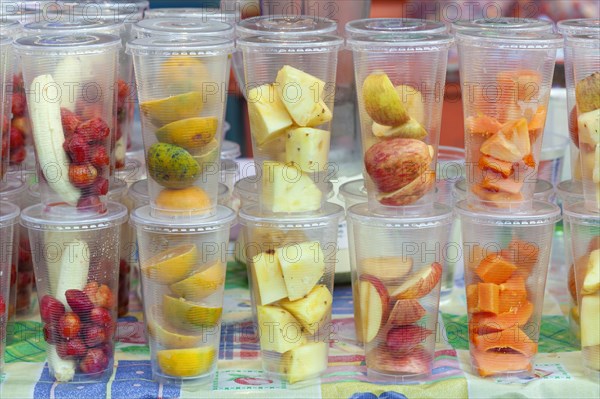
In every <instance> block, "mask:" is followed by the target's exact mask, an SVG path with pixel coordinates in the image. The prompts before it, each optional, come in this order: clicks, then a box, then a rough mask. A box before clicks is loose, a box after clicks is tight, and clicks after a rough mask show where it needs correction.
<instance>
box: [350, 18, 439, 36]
mask: <svg viewBox="0 0 600 399" xmlns="http://www.w3.org/2000/svg"><path fill="white" fill-rule="evenodd" d="M345 30H346V37H347V38H352V37H356V36H364V35H372V34H374V33H393V34H396V33H408V34H415V33H419V34H434V35H435V34H445V33H448V26H447V25H446V24H445V23H443V22H441V21H429V20H425V19H418V18H365V19H356V20H354V21H350V22H348V23H346V27H345Z"/></svg>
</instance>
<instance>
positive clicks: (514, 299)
mask: <svg viewBox="0 0 600 399" xmlns="http://www.w3.org/2000/svg"><path fill="white" fill-rule="evenodd" d="M499 301H500V307H499V312H500V313H506V312H510V311H511V309H513V308H519V307H521V306H523V305H524V304H525V303H526V302H527V289H526V288H525V279H524V278H523V277H522V276H518V275H514V274H513V275H512V276H511V277H510V278H509V279H508V280H506V281H505V282H504V283H502V284H500V295H499Z"/></svg>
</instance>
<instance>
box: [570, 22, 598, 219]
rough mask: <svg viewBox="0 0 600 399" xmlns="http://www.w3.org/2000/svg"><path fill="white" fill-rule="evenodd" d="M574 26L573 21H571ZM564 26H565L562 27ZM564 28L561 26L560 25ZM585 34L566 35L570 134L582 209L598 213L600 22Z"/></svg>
mask: <svg viewBox="0 0 600 399" xmlns="http://www.w3.org/2000/svg"><path fill="white" fill-rule="evenodd" d="M573 23H575V22H573ZM565 25H566V24H565ZM563 26H564V25H563ZM594 26H595V29H590V33H588V34H585V35H583V34H582V35H574V36H571V35H567V36H565V44H566V47H565V76H566V79H567V104H568V108H569V110H570V111H569V132H570V133H571V139H572V140H573V143H574V144H575V145H576V146H577V147H578V149H579V154H578V155H579V156H578V159H579V163H580V165H579V168H577V167H576V168H575V170H574V174H573V175H574V177H576V178H577V177H579V176H578V173H576V172H577V171H580V172H581V175H580V177H581V181H582V182H583V193H584V195H585V207H586V209H587V210H588V211H591V212H596V213H598V212H600V23H599V22H598V20H596V24H595V25H594Z"/></svg>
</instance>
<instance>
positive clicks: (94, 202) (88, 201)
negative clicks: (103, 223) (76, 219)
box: [77, 195, 106, 213]
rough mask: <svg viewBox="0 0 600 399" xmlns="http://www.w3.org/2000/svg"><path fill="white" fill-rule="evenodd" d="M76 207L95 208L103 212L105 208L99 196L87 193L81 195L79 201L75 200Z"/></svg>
mask: <svg viewBox="0 0 600 399" xmlns="http://www.w3.org/2000/svg"><path fill="white" fill-rule="evenodd" d="M77 208H78V209H85V210H95V211H96V212H98V213H104V211H105V210H106V208H105V206H104V204H103V203H102V201H100V197H98V196H97V195H89V196H86V197H81V198H80V199H79V201H77Z"/></svg>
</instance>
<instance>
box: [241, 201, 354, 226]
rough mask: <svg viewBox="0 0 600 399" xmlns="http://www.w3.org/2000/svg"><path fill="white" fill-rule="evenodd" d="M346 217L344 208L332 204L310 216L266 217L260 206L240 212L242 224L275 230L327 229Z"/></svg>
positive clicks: (255, 205)
mask: <svg viewBox="0 0 600 399" xmlns="http://www.w3.org/2000/svg"><path fill="white" fill-rule="evenodd" d="M343 215H344V208H342V207H341V206H339V205H337V204H333V203H331V202H326V203H325V205H323V208H322V210H321V211H320V212H315V213H313V214H310V215H305V214H304V215H300V214H299V215H294V214H286V215H268V216H265V215H263V214H262V213H261V211H260V206H259V205H258V204H250V205H248V206H245V207H243V208H242V209H241V210H240V213H239V218H240V224H242V225H243V226H247V225H257V224H258V225H261V226H263V227H267V226H268V227H270V228H275V229H303V228H318V227H325V226H327V225H329V224H332V223H335V224H336V225H337V224H338V222H339V220H340V219H341V218H342V217H343Z"/></svg>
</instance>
